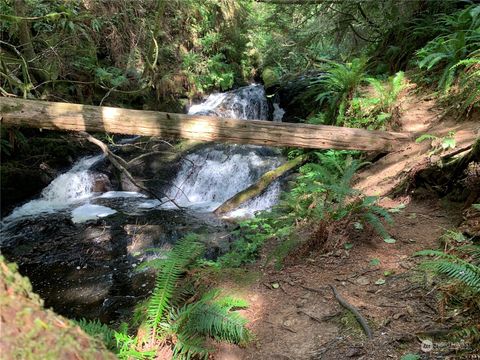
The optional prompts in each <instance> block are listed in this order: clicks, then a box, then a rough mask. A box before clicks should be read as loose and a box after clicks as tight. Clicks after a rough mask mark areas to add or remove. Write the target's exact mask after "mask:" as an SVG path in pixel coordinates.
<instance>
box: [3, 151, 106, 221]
mask: <svg viewBox="0 0 480 360" xmlns="http://www.w3.org/2000/svg"><path fill="white" fill-rule="evenodd" d="M102 157H103V155H98V156H87V157H84V158H82V159H80V160H78V161H77V162H76V163H75V164H74V165H73V167H72V168H71V169H70V170H69V171H67V172H66V173H64V174H61V175H60V176H58V177H57V178H55V179H54V180H53V181H52V182H51V183H50V184H49V185H48V186H47V187H46V188H45V189H43V191H42V193H41V195H40V198H38V199H35V200H32V201H30V202H28V203H26V204H25V205H22V206H20V207H17V208H16V209H15V210H13V212H12V213H11V214H10V215H9V216H7V217H6V218H5V219H4V221H10V220H13V219H16V218H20V217H25V216H33V215H37V214H41V213H54V212H56V211H59V210H62V209H66V208H68V207H70V206H72V205H73V204H75V203H78V202H81V201H83V200H86V199H88V198H90V197H91V196H92V195H93V193H92V188H93V182H94V178H93V174H92V173H91V172H90V171H89V170H88V169H89V168H90V167H91V166H92V165H93V164H95V163H96V162H97V161H99V160H100V159H102Z"/></svg>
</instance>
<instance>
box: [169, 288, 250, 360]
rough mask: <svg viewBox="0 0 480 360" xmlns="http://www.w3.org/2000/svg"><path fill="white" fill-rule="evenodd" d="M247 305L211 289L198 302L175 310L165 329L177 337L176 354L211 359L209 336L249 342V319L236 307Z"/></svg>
mask: <svg viewBox="0 0 480 360" xmlns="http://www.w3.org/2000/svg"><path fill="white" fill-rule="evenodd" d="M247 306H248V304H247V303H246V302H245V301H243V300H240V299H236V298H233V297H230V296H224V297H221V296H219V292H218V291H210V292H208V293H206V294H204V295H203V296H202V298H201V299H200V300H198V301H196V302H195V303H192V304H187V305H185V306H183V307H181V308H179V309H176V310H173V311H171V312H170V314H169V322H168V325H165V327H164V331H167V332H171V333H172V334H175V335H176V336H177V339H178V341H177V343H176V344H175V348H174V354H175V355H176V356H177V357H179V358H190V357H192V356H199V357H201V358H207V357H208V354H209V350H208V349H207V348H206V346H205V338H206V337H211V338H213V339H215V340H218V341H227V342H231V343H235V344H239V343H243V342H246V341H247V340H248V339H249V334H248V331H247V330H246V329H245V325H246V320H245V319H244V318H243V317H242V316H240V315H239V314H238V313H237V312H235V311H234V310H233V309H241V308H245V307H247Z"/></svg>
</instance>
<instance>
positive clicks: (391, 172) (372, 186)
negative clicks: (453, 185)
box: [355, 93, 480, 196]
mask: <svg viewBox="0 0 480 360" xmlns="http://www.w3.org/2000/svg"><path fill="white" fill-rule="evenodd" d="M401 108H402V111H401V117H400V120H399V123H400V126H401V130H402V131H410V132H413V133H414V139H416V138H418V137H419V136H420V135H422V134H429V135H434V136H437V137H438V138H442V137H445V136H447V135H448V134H449V133H452V132H453V133H454V138H455V142H456V146H455V148H454V149H451V150H449V151H446V152H443V153H442V154H441V155H442V156H446V155H448V154H449V153H453V152H456V151H457V150H458V149H461V148H463V147H466V146H468V145H471V144H472V143H473V142H474V141H475V139H477V138H479V137H480V114H479V113H477V114H476V117H474V118H472V119H470V120H469V121H462V122H455V121H454V120H453V119H451V118H442V116H441V111H440V109H438V108H437V107H436V105H435V101H433V100H430V99H428V98H426V99H422V98H420V97H418V96H417V95H415V94H411V93H409V94H407V95H406V96H405V97H404V98H403V100H402V102H401ZM431 150H432V146H431V141H430V140H426V141H422V142H421V143H416V142H415V141H412V142H410V143H408V144H406V146H404V147H403V148H402V149H399V150H397V151H395V152H391V153H389V154H387V155H386V156H384V157H382V158H381V159H380V160H378V161H376V162H375V163H373V164H372V165H370V166H369V167H368V168H366V169H364V170H363V171H362V172H360V174H359V175H358V176H357V179H356V182H355V187H356V188H357V189H359V190H361V191H362V192H363V193H365V194H366V195H373V196H386V195H388V194H390V193H391V192H392V191H393V190H395V189H396V188H397V187H398V186H400V185H401V184H402V183H403V182H404V181H405V180H406V179H407V178H408V177H409V175H410V174H411V172H412V170H415V169H416V168H418V167H421V166H423V167H425V165H426V164H429V163H434V162H435V161H437V160H438V159H439V156H431V155H430V152H431Z"/></svg>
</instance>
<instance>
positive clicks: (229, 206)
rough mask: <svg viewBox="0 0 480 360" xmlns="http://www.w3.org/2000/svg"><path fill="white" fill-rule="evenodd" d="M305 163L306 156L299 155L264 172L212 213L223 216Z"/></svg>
mask: <svg viewBox="0 0 480 360" xmlns="http://www.w3.org/2000/svg"><path fill="white" fill-rule="evenodd" d="M305 161H307V156H306V155H300V156H297V157H296V158H295V159H293V160H290V161H287V162H286V163H285V164H283V165H281V166H279V167H278V168H276V169H273V170H271V171H268V172H266V173H265V174H263V175H262V177H261V178H260V179H259V180H258V181H257V182H256V183H255V184H253V185H251V186H249V187H248V188H246V189H245V190H242V191H240V192H239V193H238V194H236V195H234V196H233V197H231V198H230V199H228V200H227V201H225V202H224V203H223V204H222V205H220V206H219V207H218V208H217V209H216V210H215V211H214V212H215V214H217V215H219V214H225V213H227V212H229V211H232V210H233V209H235V208H238V207H239V206H240V205H242V204H243V203H245V202H247V201H248V200H250V199H253V198H254V197H255V196H258V195H260V194H261V193H262V192H263V191H264V190H265V189H266V188H267V187H268V186H269V185H270V184H271V183H272V182H274V181H275V180H277V179H278V178H279V177H281V176H282V175H284V174H285V173H287V172H288V171H290V170H292V169H294V168H296V167H297V166H300V165H302V164H303V163H304V162H305Z"/></svg>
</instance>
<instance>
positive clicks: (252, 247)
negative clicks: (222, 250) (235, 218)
mask: <svg viewBox="0 0 480 360" xmlns="http://www.w3.org/2000/svg"><path fill="white" fill-rule="evenodd" d="M270 223H271V218H270V217H269V216H268V214H266V213H263V214H259V215H257V216H256V217H254V218H252V219H248V220H244V221H241V222H240V223H239V224H238V228H237V229H236V230H234V231H233V232H232V236H233V237H234V238H235V242H234V243H233V244H232V248H231V249H230V251H229V252H228V253H226V254H225V255H223V256H221V257H220V258H219V259H218V262H219V264H220V265H221V266H223V267H239V266H241V265H244V264H249V263H252V262H254V261H255V260H256V258H257V255H258V252H259V251H260V249H261V247H262V246H263V244H264V243H265V241H266V240H267V239H269V238H270V237H272V236H273V235H274V234H275V230H276V229H275V228H274V227H272V225H270Z"/></svg>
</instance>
